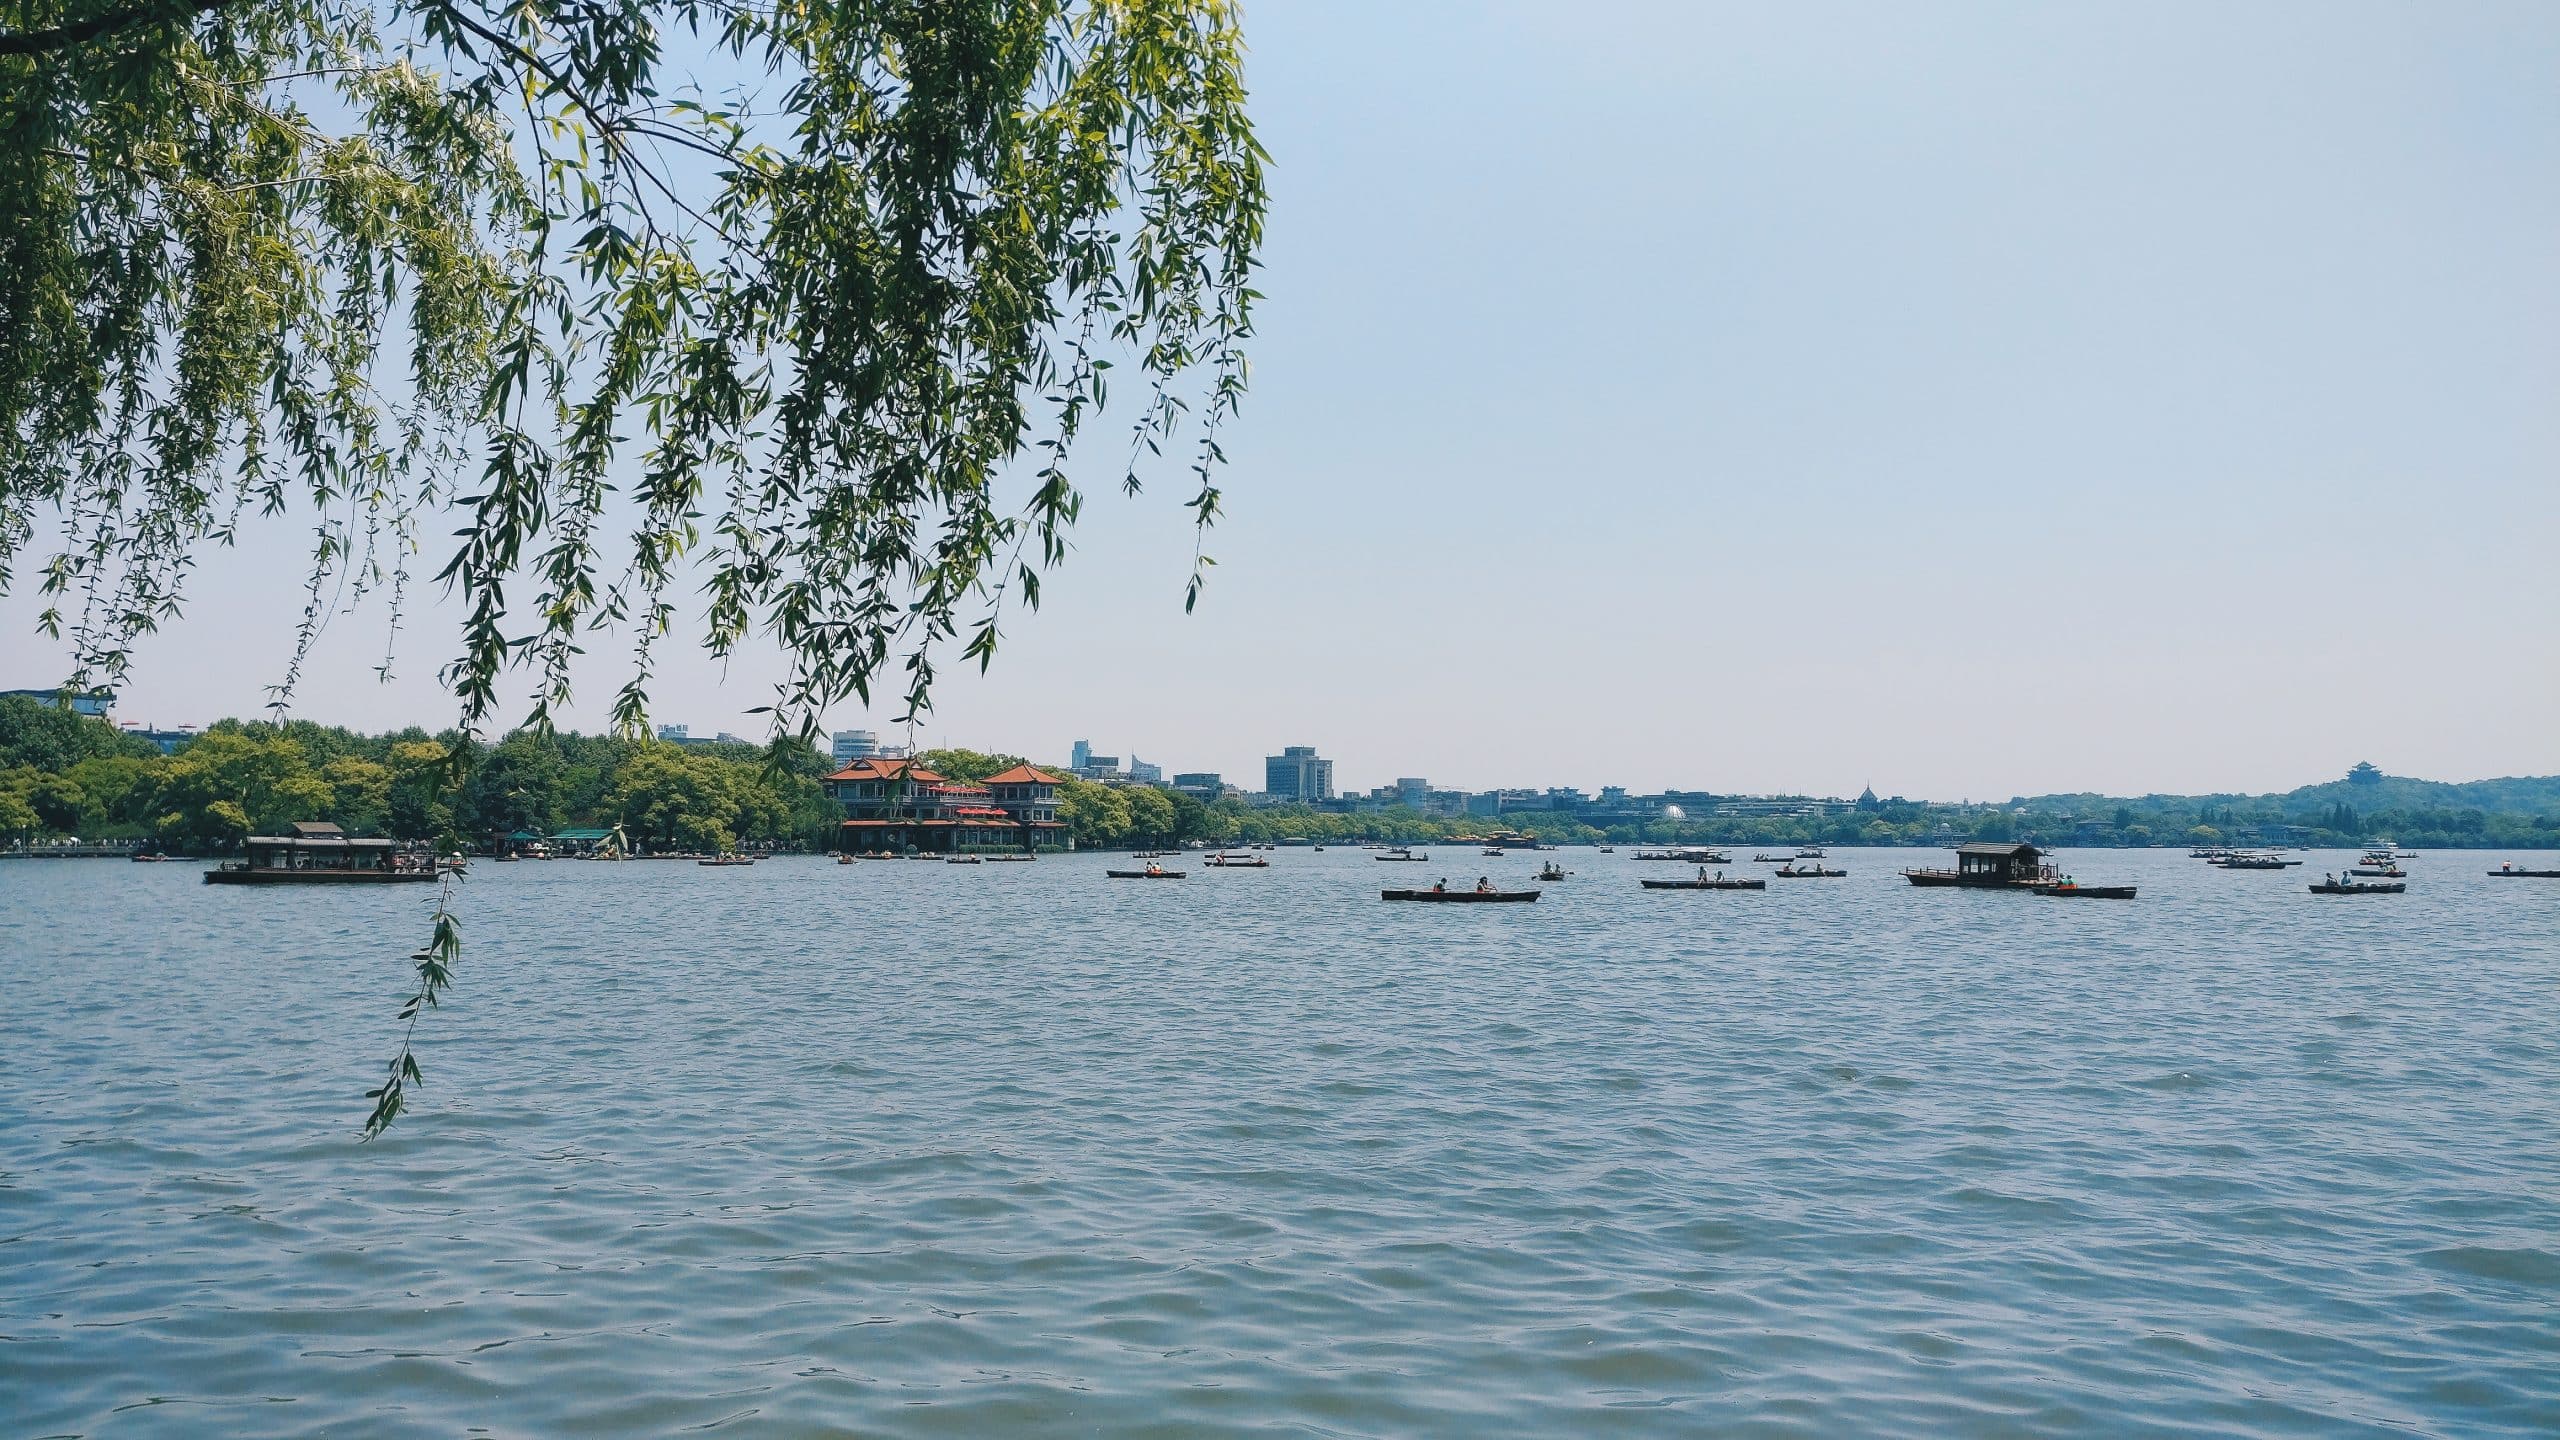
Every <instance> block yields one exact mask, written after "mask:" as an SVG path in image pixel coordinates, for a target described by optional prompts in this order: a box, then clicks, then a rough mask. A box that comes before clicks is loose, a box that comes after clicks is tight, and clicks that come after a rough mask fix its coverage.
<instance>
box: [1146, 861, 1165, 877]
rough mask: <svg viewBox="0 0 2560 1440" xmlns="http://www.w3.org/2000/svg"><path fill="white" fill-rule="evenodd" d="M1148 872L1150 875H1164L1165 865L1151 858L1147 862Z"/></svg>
mask: <svg viewBox="0 0 2560 1440" xmlns="http://www.w3.org/2000/svg"><path fill="white" fill-rule="evenodd" d="M1147 873H1148V874H1149V875H1162V874H1163V873H1164V867H1163V866H1161V865H1159V864H1157V863H1156V862H1154V861H1153V860H1150V861H1148V862H1147Z"/></svg>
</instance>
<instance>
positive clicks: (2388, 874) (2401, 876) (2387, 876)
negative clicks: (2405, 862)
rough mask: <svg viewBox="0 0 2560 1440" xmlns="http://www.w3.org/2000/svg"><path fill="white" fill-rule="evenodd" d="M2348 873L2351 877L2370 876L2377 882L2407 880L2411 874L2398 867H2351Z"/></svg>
mask: <svg viewBox="0 0 2560 1440" xmlns="http://www.w3.org/2000/svg"><path fill="white" fill-rule="evenodd" d="M2347 873H2348V874H2350V875H2365V876H2370V877H2372V878H2374V879H2377V880H2406V879H2408V878H2409V872H2408V871H2406V870H2403V869H2401V868H2400V867H2399V866H2397V865H2350V866H2348V867H2347Z"/></svg>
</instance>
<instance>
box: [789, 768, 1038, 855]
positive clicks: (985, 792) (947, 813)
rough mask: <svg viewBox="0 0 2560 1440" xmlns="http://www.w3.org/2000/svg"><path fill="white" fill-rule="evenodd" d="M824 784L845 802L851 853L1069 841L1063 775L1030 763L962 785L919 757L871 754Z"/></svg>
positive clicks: (998, 847)
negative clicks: (1061, 806) (1062, 813)
mask: <svg viewBox="0 0 2560 1440" xmlns="http://www.w3.org/2000/svg"><path fill="white" fill-rule="evenodd" d="M821 783H822V784H824V786H825V787H826V792H827V796H828V798H829V799H832V800H834V801H835V802H836V803H837V804H839V805H841V806H843V807H844V814H845V819H844V825H843V829H842V834H843V840H842V842H841V846H842V848H843V849H846V850H853V851H858V852H864V853H872V852H878V851H884V850H889V851H906V850H914V851H924V852H929V853H936V854H943V853H961V852H966V851H971V850H1057V849H1064V848H1065V847H1066V844H1067V827H1066V825H1065V823H1064V822H1062V821H1060V820H1059V819H1058V777H1057V776H1055V775H1052V774H1050V773H1049V772H1047V771H1045V770H1040V769H1037V768H1034V767H1032V766H1029V765H1016V766H1014V767H1013V768H1012V769H1010V770H1007V771H1005V772H1003V773H1002V774H999V775H991V776H989V777H987V783H986V784H984V785H963V784H960V783H959V782H957V781H954V780H951V779H949V778H947V777H945V776H943V775H939V774H937V773H935V772H934V771H932V770H929V769H927V768H925V767H924V766H922V765H919V764H917V763H916V762H915V761H913V760H909V759H904V758H901V757H896V756H884V755H866V756H862V757H860V758H858V759H856V760H854V761H853V762H852V763H850V764H848V765H846V766H845V767H844V768H843V769H841V770H838V771H836V772H835V773H834V774H832V775H829V776H828V777H826V779H825V780H824V781H823V782H821Z"/></svg>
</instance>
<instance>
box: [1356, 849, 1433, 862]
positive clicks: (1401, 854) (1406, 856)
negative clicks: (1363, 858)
mask: <svg viewBox="0 0 2560 1440" xmlns="http://www.w3.org/2000/svg"><path fill="white" fill-rule="evenodd" d="M1369 858H1370V859H1372V860H1410V861H1412V862H1413V863H1415V864H1417V865H1419V864H1421V863H1422V862H1423V861H1425V860H1428V859H1430V858H1431V852H1430V851H1428V850H1425V851H1423V852H1422V853H1421V854H1419V855H1416V854H1413V853H1411V852H1409V851H1404V850H1390V851H1388V852H1387V853H1386V854H1384V855H1372V856H1370V857H1369Z"/></svg>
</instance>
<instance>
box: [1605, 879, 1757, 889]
mask: <svg viewBox="0 0 2560 1440" xmlns="http://www.w3.org/2000/svg"><path fill="white" fill-rule="evenodd" d="M1636 883H1637V884H1639V885H1642V886H1643V887H1644V888H1646V889H1647V890H1766V889H1768V888H1769V882H1768V881H1766V880H1639V881H1637V882H1636Z"/></svg>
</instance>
